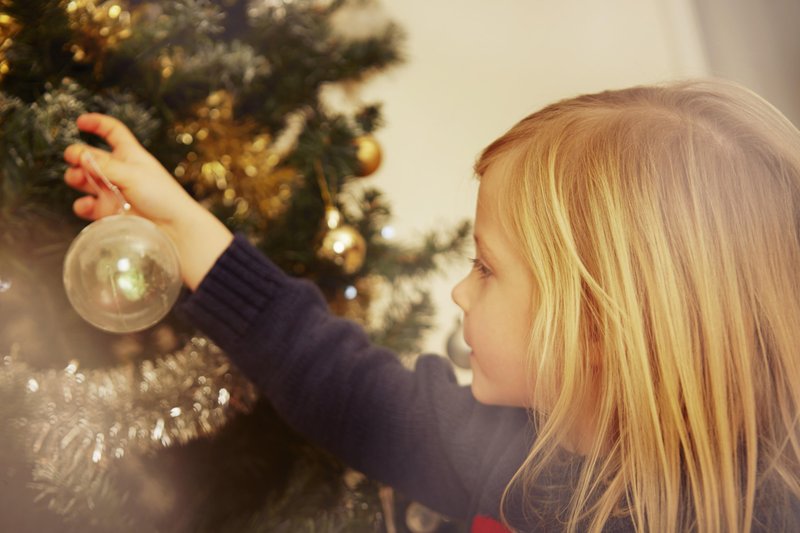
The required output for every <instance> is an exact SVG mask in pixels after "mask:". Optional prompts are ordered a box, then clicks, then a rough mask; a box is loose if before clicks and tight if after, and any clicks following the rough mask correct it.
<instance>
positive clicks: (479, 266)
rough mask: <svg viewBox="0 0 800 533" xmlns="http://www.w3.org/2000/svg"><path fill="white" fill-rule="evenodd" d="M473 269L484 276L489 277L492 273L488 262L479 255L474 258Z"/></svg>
mask: <svg viewBox="0 0 800 533" xmlns="http://www.w3.org/2000/svg"><path fill="white" fill-rule="evenodd" d="M472 270H474V271H476V272H477V273H478V274H479V275H480V276H481V277H482V278H487V277H489V276H491V275H492V271H491V270H489V267H487V266H486V264H485V263H484V262H483V261H481V260H480V259H478V258H477V257H475V258H473V259H472Z"/></svg>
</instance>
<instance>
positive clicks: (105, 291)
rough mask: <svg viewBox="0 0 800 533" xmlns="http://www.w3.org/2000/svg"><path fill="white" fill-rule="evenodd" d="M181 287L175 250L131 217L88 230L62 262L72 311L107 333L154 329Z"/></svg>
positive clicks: (120, 217) (146, 222)
mask: <svg viewBox="0 0 800 533" xmlns="http://www.w3.org/2000/svg"><path fill="white" fill-rule="evenodd" d="M181 285H182V284H181V275H180V264H179V261H178V252H177V250H176V249H175V245H174V244H173V243H172V241H170V240H169V238H168V237H167V236H166V235H165V234H164V233H163V232H162V231H161V230H159V229H158V227H157V226H156V225H155V224H153V223H152V222H150V221H149V220H146V219H144V218H142V217H138V216H135V215H130V214H121V215H113V216H110V217H106V218H102V219H99V220H97V221H95V222H93V223H91V224H89V225H88V226H86V227H85V228H84V229H83V231H81V232H80V233H79V234H78V236H77V237H76V238H75V240H74V241H72V244H71V245H70V247H69V250H67V254H66V256H65V257H64V289H65V291H66V293H67V298H69V301H70V303H71V304H72V306H73V307H74V308H75V311H77V313H78V314H79V315H80V316H81V317H83V318H84V319H85V320H86V321H87V322H89V323H90V324H92V325H94V326H96V327H98V328H100V329H102V330H105V331H109V332H112V333H130V332H134V331H140V330H143V329H146V328H148V327H150V326H152V325H154V324H156V323H157V322H158V321H160V320H161V319H162V318H164V317H165V316H166V315H167V313H169V311H170V309H172V306H173V305H174V304H175V301H176V300H177V299H178V295H179V294H180V290H181Z"/></svg>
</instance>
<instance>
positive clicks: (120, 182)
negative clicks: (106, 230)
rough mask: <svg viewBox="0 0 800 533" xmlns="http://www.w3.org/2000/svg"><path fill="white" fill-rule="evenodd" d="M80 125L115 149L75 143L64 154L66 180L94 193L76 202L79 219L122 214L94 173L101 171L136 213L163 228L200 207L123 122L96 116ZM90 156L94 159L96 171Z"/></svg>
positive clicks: (84, 118)
mask: <svg viewBox="0 0 800 533" xmlns="http://www.w3.org/2000/svg"><path fill="white" fill-rule="evenodd" d="M77 124H78V129H80V130H81V131H85V132H87V133H93V134H95V135H97V136H99V137H100V138H102V139H103V140H105V141H106V143H108V145H109V146H110V147H111V148H112V151H111V152H110V153H109V152H107V151H105V150H100V149H98V148H93V147H90V146H87V145H85V144H73V145H71V146H69V147H68V148H67V149H66V150H65V151H64V159H65V160H66V161H67V163H69V164H70V168H68V169H67V171H66V172H65V173H64V181H66V183H67V185H69V186H70V187H73V188H74V189H77V190H79V191H82V192H85V193H87V194H88V195H89V196H83V197H81V198H78V199H77V200H75V203H74V204H73V206H72V209H73V211H75V214H76V215H78V216H79V217H81V218H84V219H86V220H97V219H98V218H102V217H105V216H108V215H113V214H115V213H117V212H119V208H120V206H119V202H118V200H117V198H116V197H115V196H114V195H113V194H112V192H111V191H110V190H109V189H108V188H107V187H106V186H105V185H104V184H103V182H102V181H101V179H100V177H99V176H97V175H95V174H94V173H92V171H91V169H92V168H97V167H99V168H100V170H101V171H102V172H103V174H105V175H106V177H107V178H108V179H109V180H110V181H111V182H112V183H113V184H114V185H116V186H117V187H119V189H120V191H121V192H122V195H123V196H124V197H125V199H126V200H127V201H128V203H130V204H131V207H132V209H133V212H134V213H136V214H138V215H140V216H143V217H144V218H147V219H150V220H152V221H153V222H155V223H156V224H158V225H163V226H167V225H171V224H173V223H174V222H175V218H176V217H179V216H180V215H181V214H182V211H183V210H185V209H188V208H189V207H190V205H191V204H194V203H195V202H194V200H193V199H192V197H191V196H189V194H187V193H186V191H184V190H183V188H182V187H181V186H180V185H179V184H178V183H177V182H176V181H175V179H174V178H173V177H172V176H170V174H169V173H168V172H167V170H166V169H165V168H164V167H163V166H161V163H159V162H158V160H156V158H155V157H153V156H152V155H151V154H150V153H149V152H147V150H145V149H144V148H143V147H142V145H141V144H139V142H138V141H137V140H136V138H135V137H134V136H133V134H132V133H131V131H130V130H129V129H128V128H127V127H126V126H125V125H124V124H123V123H122V122H120V121H119V120H117V119H115V118H113V117H109V116H106V115H101V114H98V113H92V114H88V115H81V116H80V117H78V121H77ZM90 158H92V159H94V161H95V163H96V167H94V165H93V164H92V162H91V161H89V159H90ZM87 174H89V175H90V176H87ZM91 178H94V180H92V179H91Z"/></svg>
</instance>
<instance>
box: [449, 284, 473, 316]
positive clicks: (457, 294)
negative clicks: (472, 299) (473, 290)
mask: <svg viewBox="0 0 800 533" xmlns="http://www.w3.org/2000/svg"><path fill="white" fill-rule="evenodd" d="M467 277H469V276H467ZM466 285H467V278H464V279H462V280H461V281H459V282H458V283H457V284H456V286H455V287H453V291H452V292H451V293H450V296H451V297H452V298H453V301H454V302H455V303H456V305H457V306H459V307H460V308H461V310H462V311H464V312H466V311H467V287H466Z"/></svg>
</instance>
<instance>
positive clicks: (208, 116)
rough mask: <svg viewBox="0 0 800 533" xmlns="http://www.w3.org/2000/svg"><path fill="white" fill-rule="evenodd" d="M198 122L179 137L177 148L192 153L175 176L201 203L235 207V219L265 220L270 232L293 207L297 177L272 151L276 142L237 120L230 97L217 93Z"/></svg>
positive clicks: (178, 132) (179, 128)
mask: <svg viewBox="0 0 800 533" xmlns="http://www.w3.org/2000/svg"><path fill="white" fill-rule="evenodd" d="M195 116H196V119H195V120H193V121H191V122H189V123H185V124H179V125H177V126H176V127H175V130H174V132H173V133H174V135H175V139H176V140H177V142H179V143H181V144H184V145H186V146H191V147H192V151H191V152H189V154H188V155H187V157H186V161H184V162H182V163H180V164H179V165H178V167H177V168H176V169H175V175H176V176H177V177H178V178H179V179H180V180H181V181H183V182H185V183H191V184H192V185H193V188H194V191H195V194H196V196H197V197H198V199H199V200H200V201H202V202H204V203H206V204H209V203H222V204H223V205H225V206H227V207H235V211H234V214H233V216H234V217H235V218H239V219H244V218H247V217H251V216H252V215H253V214H254V213H255V214H257V215H259V218H258V221H257V223H258V225H259V226H260V227H261V229H264V228H265V226H266V224H267V222H268V221H270V220H274V219H275V218H277V217H279V216H280V215H282V214H283V213H284V212H285V210H286V208H287V207H288V205H289V202H290V201H291V196H292V190H293V188H294V185H295V183H296V182H297V181H298V180H299V179H300V177H299V175H298V173H297V171H296V170H294V169H293V168H291V167H279V166H278V164H279V163H280V162H281V156H280V155H279V154H278V153H277V152H275V151H274V150H273V149H272V146H273V143H272V137H271V136H270V135H269V134H267V133H263V132H261V133H259V132H258V127H257V125H256V124H255V122H254V121H251V120H247V121H236V120H235V119H234V116H233V95H231V94H230V93H229V92H227V91H216V92H214V93H211V94H210V95H209V96H208V98H206V101H205V102H204V103H203V105H201V106H199V107H198V108H197V109H195Z"/></svg>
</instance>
